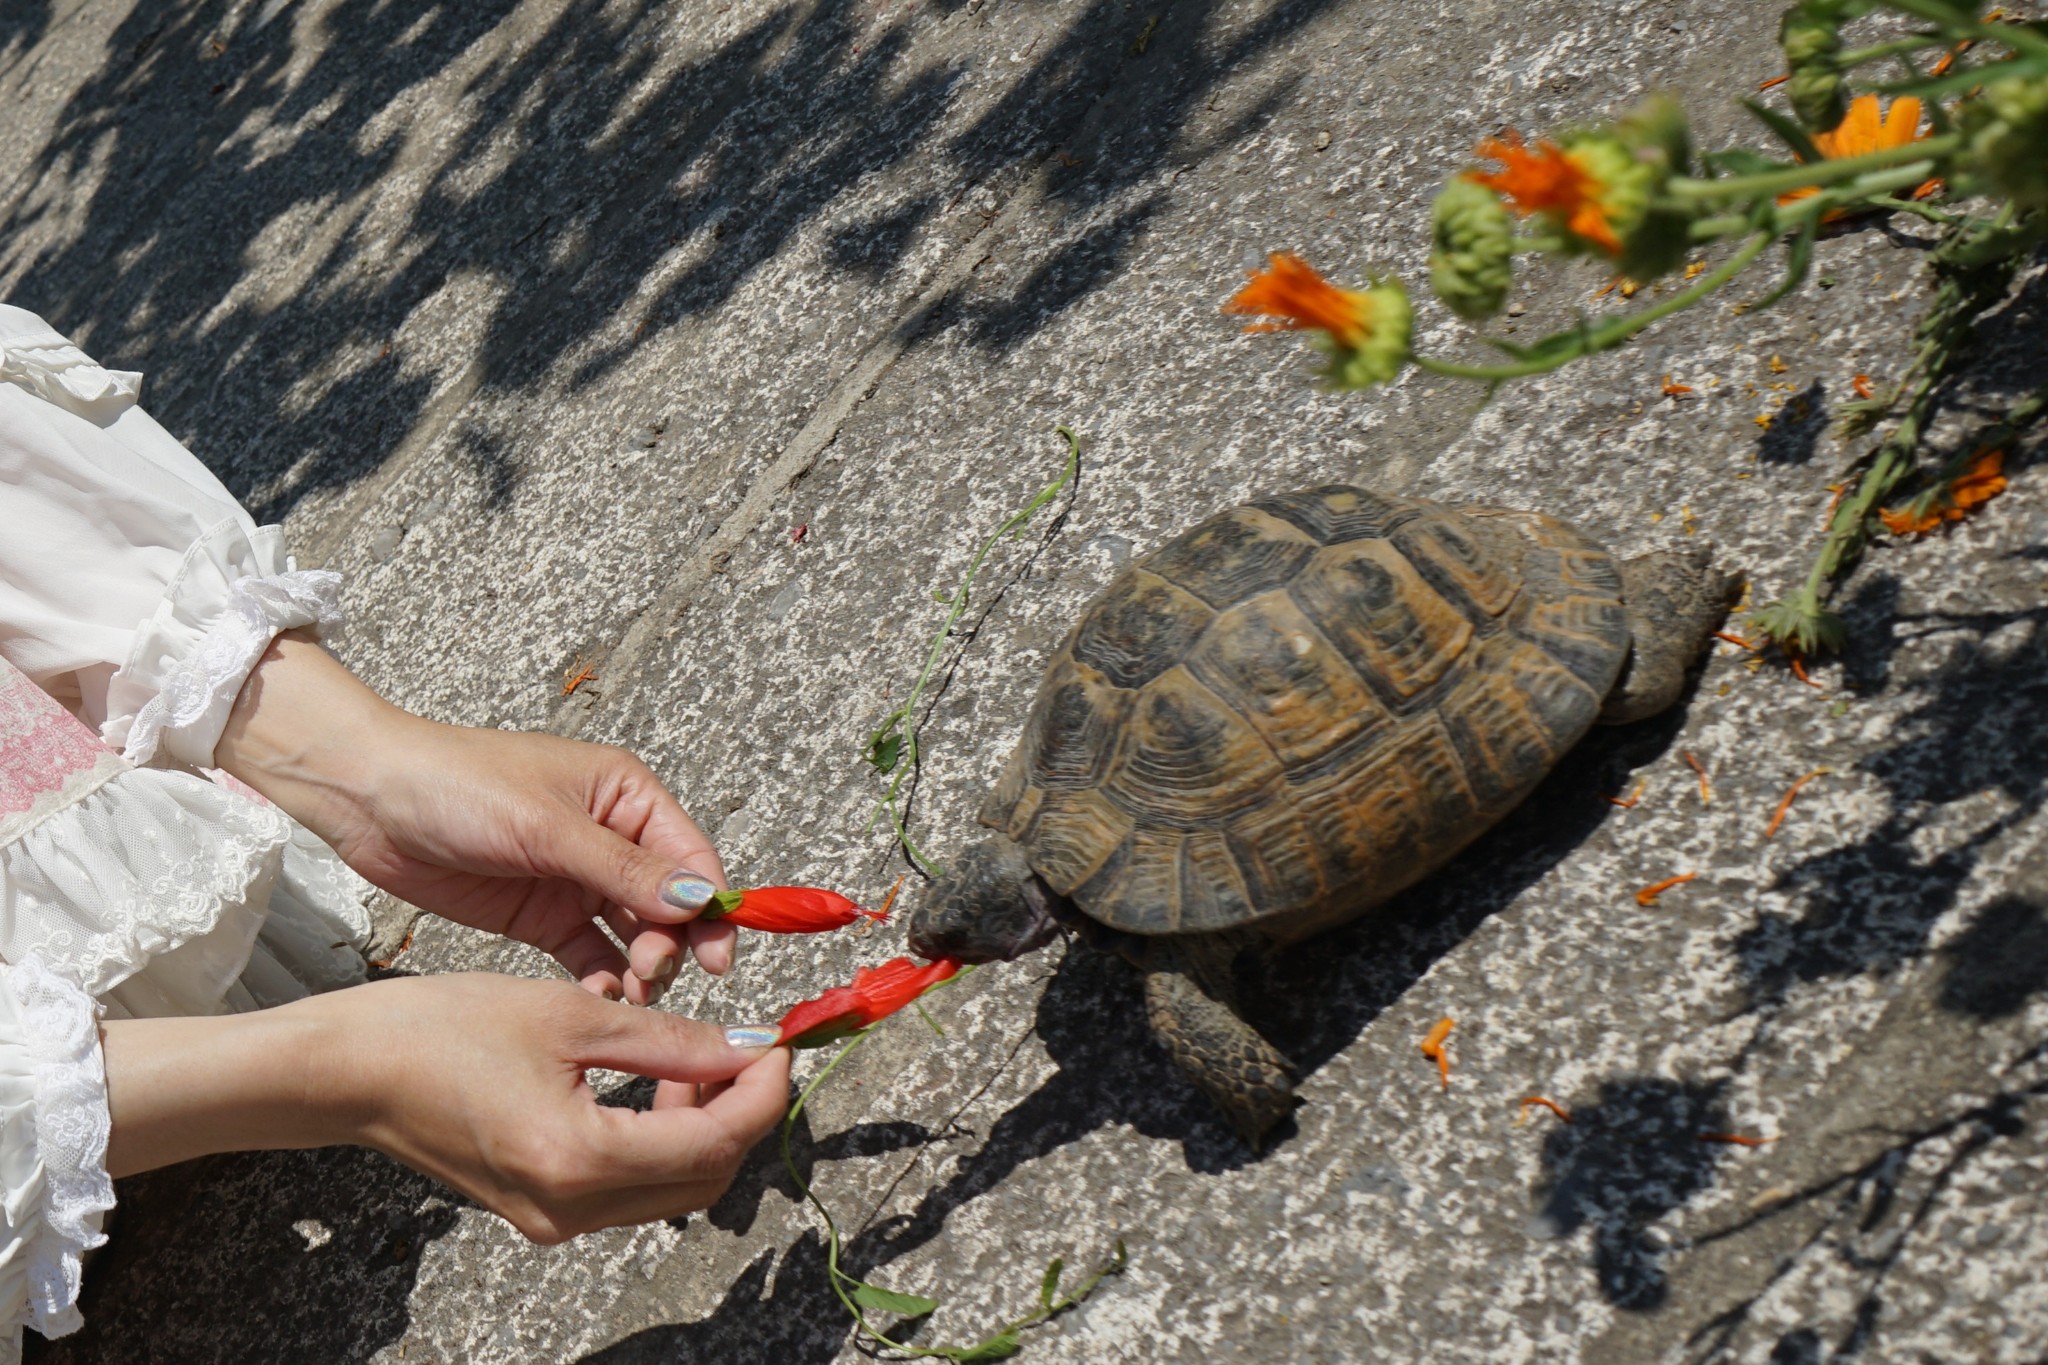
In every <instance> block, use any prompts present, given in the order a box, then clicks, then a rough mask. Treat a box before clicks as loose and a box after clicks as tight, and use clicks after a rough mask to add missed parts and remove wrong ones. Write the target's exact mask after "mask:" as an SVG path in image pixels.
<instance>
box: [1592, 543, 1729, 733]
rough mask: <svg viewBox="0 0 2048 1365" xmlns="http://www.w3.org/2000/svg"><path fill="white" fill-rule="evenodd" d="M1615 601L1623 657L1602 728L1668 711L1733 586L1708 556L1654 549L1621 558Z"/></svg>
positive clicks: (1602, 715)
mask: <svg viewBox="0 0 2048 1365" xmlns="http://www.w3.org/2000/svg"><path fill="white" fill-rule="evenodd" d="M1619 567H1620V569H1621V601H1622V606H1623V608H1624V609H1625V610H1626V611H1627V612H1628V633H1629V657H1628V662H1627V663H1626V664H1624V665H1623V666H1622V670H1621V677H1620V678H1619V679H1618V680H1617V681H1616V682H1615V684H1614V690H1613V691H1612V692H1609V693H1608V694H1607V704H1606V705H1605V706H1604V707H1602V708H1601V711H1600V722H1601V724H1603V725H1627V724H1628V723H1629V722H1631V721H1637V720H1644V719H1646V718H1648V717H1650V716H1654V715H1656V714H1657V713H1658V712H1660V711H1663V710H1666V709H1668V708H1669V707H1670V706H1671V705H1672V704H1673V703H1674V702H1676V701H1677V700H1678V698H1679V696H1680V695H1681V694H1682V693H1683V692H1684V691H1685V675H1686V673H1687V671H1688V670H1690V669H1691V668H1692V666H1693V665H1694V664H1695V663H1698V662H1699V660H1700V657H1701V656H1702V655H1703V654H1705V653H1706V651H1707V641H1708V640H1709V639H1711V638H1712V637H1713V634H1714V632H1715V631H1717V630H1719V629H1720V628H1721V621H1722V619H1723V618H1725V617H1726V616H1727V615H1728V608H1729V607H1730V606H1731V605H1732V604H1733V600H1734V596H1735V591H1736V588H1737V586H1738V583H1739V580H1738V578H1737V576H1736V575H1734V574H1729V573H1723V572H1722V571H1721V570H1719V569H1716V568H1715V567H1714V561H1713V552H1712V551H1710V550H1707V549H1704V548H1702V549H1697V550H1659V551H1658V552H1657V553H1655V554H1647V555H1639V556H1637V557H1636V558H1634V559H1624V560H1623V561H1621V564H1620V566H1619Z"/></svg>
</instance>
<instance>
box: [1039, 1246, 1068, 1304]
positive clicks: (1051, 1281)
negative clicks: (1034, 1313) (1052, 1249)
mask: <svg viewBox="0 0 2048 1365" xmlns="http://www.w3.org/2000/svg"><path fill="white" fill-rule="evenodd" d="M1066 1268H1067V1263H1066V1262H1065V1261H1063V1260H1061V1259H1060V1258H1059V1257H1057V1256H1055V1257H1053V1258H1052V1264H1051V1265H1049V1266H1047V1267H1046V1268H1045V1281H1044V1283H1042V1284H1040V1285H1039V1286H1038V1305H1039V1307H1041V1308H1050V1307H1052V1301H1053V1296H1054V1295H1056V1294H1058V1293H1059V1292H1060V1272H1061V1271H1062V1270H1065V1269H1066Z"/></svg>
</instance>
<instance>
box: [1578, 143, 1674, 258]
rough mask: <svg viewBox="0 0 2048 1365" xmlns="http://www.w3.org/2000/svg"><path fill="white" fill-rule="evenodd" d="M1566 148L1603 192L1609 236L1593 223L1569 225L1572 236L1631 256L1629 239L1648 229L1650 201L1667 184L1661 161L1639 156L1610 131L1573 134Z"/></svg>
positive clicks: (1599, 197) (1599, 195)
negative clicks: (1645, 221)
mask: <svg viewBox="0 0 2048 1365" xmlns="http://www.w3.org/2000/svg"><path fill="white" fill-rule="evenodd" d="M1563 145H1564V154H1565V156H1566V158H1567V159H1568V160H1570V161H1571V162H1572V164H1573V165H1575V166H1577V167H1578V168H1579V169H1580V170H1581V171H1583V172H1585V173H1586V175H1587V176H1589V177H1590V178H1591V179H1592V181H1593V183H1594V184H1595V185H1596V186H1597V187H1598V192H1597V194H1596V195H1595V200H1596V202H1597V204H1598V207H1599V210H1600V213H1599V216H1600V217H1601V218H1602V219H1604V220H1605V225H1606V230H1605V233H1604V234H1603V233H1601V232H1598V231H1594V230H1592V228H1593V225H1591V224H1577V223H1572V222H1567V223H1566V224H1565V225H1564V226H1565V230H1566V232H1567V233H1568V234H1569V235H1571V236H1572V237H1575V238H1578V239H1580V240H1581V241H1582V242H1584V243H1586V244H1589V245H1592V246H1597V247H1599V248H1600V249H1601V250H1603V251H1605V252H1607V253H1608V254H1609V255H1618V254H1620V253H1621V252H1623V251H1626V250H1627V248H1628V239H1629V237H1630V236H1631V235H1632V234H1633V233H1634V232H1635V230H1636V229H1637V228H1638V227H1640V226H1641V225H1642V221H1643V215H1644V214H1646V213H1647V212H1648V211H1649V208H1650V200H1651V199H1652V197H1654V196H1655V195H1656V193H1657V191H1658V189H1660V188H1661V187H1662V186H1663V183H1664V180H1665V179H1666V172H1664V171H1663V170H1662V169H1661V158H1660V157H1658V156H1655V155H1652V156H1649V157H1643V156H1639V155H1637V153H1636V149H1635V148H1633V147H1631V146H1629V145H1628V144H1627V143H1626V142H1623V141H1622V140H1621V138H1620V137H1618V136H1616V135H1615V134H1614V133H1610V132H1582V133H1573V134H1570V135H1568V136H1567V137H1566V139H1565V141H1564V144H1563ZM1603 236H1605V238H1606V240H1602V237H1603Z"/></svg>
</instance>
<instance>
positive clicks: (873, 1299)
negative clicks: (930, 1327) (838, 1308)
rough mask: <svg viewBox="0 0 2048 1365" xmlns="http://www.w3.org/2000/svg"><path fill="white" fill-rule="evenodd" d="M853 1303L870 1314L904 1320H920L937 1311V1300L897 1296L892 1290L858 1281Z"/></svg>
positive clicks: (906, 1295) (854, 1290)
mask: <svg viewBox="0 0 2048 1365" xmlns="http://www.w3.org/2000/svg"><path fill="white" fill-rule="evenodd" d="M853 1301H854V1302H855V1303H857V1304H859V1305H860V1306H861V1307H863V1308H865V1309H868V1310H869V1311H870V1312H875V1313H894V1314H896V1315H897V1316H898V1317H905V1318H921V1317H925V1316H926V1315H928V1314H931V1313H936V1312H938V1311H939V1301H938V1300H937V1299H927V1298H925V1297H923V1296H922V1295H919V1294H898V1293H897V1292H896V1291H895V1290H893V1289H881V1288H877V1287H876V1286H874V1285H871V1284H864V1283H861V1282H859V1281H856V1282H855V1283H854V1286H853Z"/></svg>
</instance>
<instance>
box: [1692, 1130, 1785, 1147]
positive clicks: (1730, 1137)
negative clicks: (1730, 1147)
mask: <svg viewBox="0 0 2048 1365" xmlns="http://www.w3.org/2000/svg"><path fill="white" fill-rule="evenodd" d="M1777 1140H1778V1139H1776V1138H1774V1137H1767V1138H1760V1137H1744V1136H1743V1135H1742V1134H1740V1133H1701V1134H1700V1141H1701V1142H1732V1143H1734V1144H1735V1145H1736V1146H1738V1147H1768V1146H1770V1145H1771V1144H1772V1143H1773V1142H1776V1141H1777Z"/></svg>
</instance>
